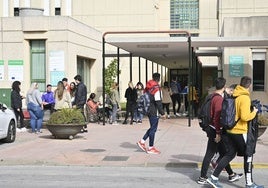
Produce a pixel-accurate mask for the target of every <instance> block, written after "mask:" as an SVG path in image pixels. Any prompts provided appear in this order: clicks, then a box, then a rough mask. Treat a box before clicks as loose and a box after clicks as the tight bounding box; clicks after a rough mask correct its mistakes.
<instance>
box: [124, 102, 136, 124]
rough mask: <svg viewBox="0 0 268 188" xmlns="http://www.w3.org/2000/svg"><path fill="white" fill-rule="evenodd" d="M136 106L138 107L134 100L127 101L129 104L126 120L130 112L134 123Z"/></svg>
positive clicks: (127, 105)
mask: <svg viewBox="0 0 268 188" xmlns="http://www.w3.org/2000/svg"><path fill="white" fill-rule="evenodd" d="M135 107H136V104H135V103H134V102H130V101H128V102H127V104H126V115H125V122H126V121H127V119H128V116H129V113H130V118H131V123H133V118H134V110H135Z"/></svg>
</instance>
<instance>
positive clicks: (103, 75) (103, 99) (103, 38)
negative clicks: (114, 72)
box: [102, 36, 105, 125]
mask: <svg viewBox="0 0 268 188" xmlns="http://www.w3.org/2000/svg"><path fill="white" fill-rule="evenodd" d="M102 104H103V106H105V36H103V37H102ZM102 123H103V125H105V110H103V111H102Z"/></svg>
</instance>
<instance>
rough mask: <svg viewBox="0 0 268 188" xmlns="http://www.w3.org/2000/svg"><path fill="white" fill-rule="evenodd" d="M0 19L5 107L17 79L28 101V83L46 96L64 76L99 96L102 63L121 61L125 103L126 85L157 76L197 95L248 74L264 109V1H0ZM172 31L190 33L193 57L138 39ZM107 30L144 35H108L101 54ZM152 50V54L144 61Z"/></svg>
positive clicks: (267, 97)
mask: <svg viewBox="0 0 268 188" xmlns="http://www.w3.org/2000/svg"><path fill="white" fill-rule="evenodd" d="M0 17H1V18H0V24H1V28H0V85H1V86H0V96H1V102H5V103H7V104H8V103H9V100H10V99H9V92H10V88H11V84H12V82H13V81H14V80H20V81H21V82H22V92H23V93H24V94H26V92H27V90H28V89H29V87H30V84H31V83H32V82H38V83H39V88H40V90H41V91H45V86H46V84H48V83H51V84H52V85H53V86H56V84H57V82H58V81H59V80H61V79H62V78H63V77H67V78H68V79H69V82H71V81H73V77H74V76H75V75H76V74H80V75H82V77H83V82H84V83H85V84H86V85H87V88H88V93H91V92H95V93H97V94H98V95H100V94H101V92H102V84H103V82H102V79H103V78H102V65H103V56H105V58H104V59H105V62H106V65H107V64H109V62H110V61H111V60H112V59H114V58H118V57H119V69H120V70H121V74H120V75H119V80H118V81H119V86H120V87H119V88H120V94H121V100H122V101H124V92H125V89H126V88H127V87H128V81H129V80H132V81H133V83H134V84H135V83H137V82H138V81H141V82H143V83H145V82H146V80H148V79H150V78H151V75H152V73H153V72H156V71H158V72H160V73H161V74H162V82H163V81H170V79H171V77H173V76H176V77H177V78H178V80H179V81H180V82H182V83H183V84H185V83H186V84H185V85H187V84H189V79H190V84H193V85H195V86H196V87H198V88H199V91H200V93H205V92H206V91H207V89H208V88H210V87H212V86H213V80H214V79H215V78H216V77H217V76H224V77H225V78H226V79H227V82H228V84H232V83H239V80H240V78H241V76H244V75H247V76H250V77H252V78H253V87H252V98H253V99H255V98H258V99H261V101H262V103H264V104H268V93H267V85H268V84H267V83H268V77H267V70H268V66H267V48H268V47H267V46H268V39H267V38H268V34H267V30H268V1H266V0H202V1H200V0H135V1H133V0H1V1H0ZM177 30H178V31H187V33H189V34H190V36H191V40H192V44H191V46H190V47H191V53H192V56H191V57H190V56H189V54H188V49H187V45H186V46H184V43H185V44H188V43H187V42H188V41H187V40H186V39H187V36H186V35H185V34H181V33H152V34H148V33H147V34H146V33H142V32H143V31H144V32H146V31H177ZM107 31H109V32H111V31H112V32H115V31H119V32H127V31H138V32H141V34H139V35H135V34H133V35H125V34H121V35H113V34H111V35H107V42H108V43H109V44H108V43H107V44H105V47H106V49H105V54H103V41H102V40H103V34H104V33H105V32H107ZM163 36H164V37H165V41H163V44H162V45H160V43H158V42H161V41H160V39H161V37H163ZM119 37H121V38H120V39H118V38H119ZM132 37H133V38H137V41H140V44H139V45H136V47H135V48H131V47H130V48H128V46H127V45H125V44H124V43H128V42H129V44H131V41H130V39H132ZM167 37H169V38H170V39H168V40H166V38H167ZM117 39H118V40H117ZM153 39H156V40H154V41H151V43H150V45H149V43H148V41H149V40H153ZM116 40H117V41H116ZM173 41H175V42H176V44H178V45H180V44H182V45H181V48H178V54H177V56H176V58H170V57H169V54H168V52H169V47H170V46H172V44H173ZM134 42H135V41H134ZM133 44H134V43H133ZM138 46H139V47H143V48H144V51H143V53H142V51H140V53H138V50H137V48H138ZM124 47H126V48H124ZM145 47H146V48H145ZM162 48H163V49H162ZM128 49H129V50H133V51H128ZM174 49H176V46H175V47H174ZM135 50H136V51H135ZM149 51H150V52H151V53H154V52H155V54H153V56H149V55H148V56H147V55H146V53H147V52H148V53H149ZM165 51H167V53H165ZM135 52H137V53H135ZM145 52H146V53H145ZM161 52H162V53H161ZM106 54H108V55H107V56H106ZM118 54H119V55H118ZM150 57H152V58H150ZM189 57H190V58H191V61H192V65H190V64H189ZM189 65H190V66H191V67H190V69H191V71H189V70H190V69H189ZM190 74H191V75H190Z"/></svg>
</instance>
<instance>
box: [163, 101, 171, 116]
mask: <svg viewBox="0 0 268 188" xmlns="http://www.w3.org/2000/svg"><path fill="white" fill-rule="evenodd" d="M169 104H170V103H162V106H163V110H165V109H166V111H167V114H168V115H169Z"/></svg>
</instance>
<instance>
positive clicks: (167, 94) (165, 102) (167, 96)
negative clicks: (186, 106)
mask: <svg viewBox="0 0 268 188" xmlns="http://www.w3.org/2000/svg"><path fill="white" fill-rule="evenodd" d="M162 96H163V99H162V105H163V110H165V109H166V112H167V118H168V119H169V118H170V115H169V105H170V103H171V102H172V101H171V97H170V96H171V90H170V88H169V85H168V82H164V86H163V88H162Z"/></svg>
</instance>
